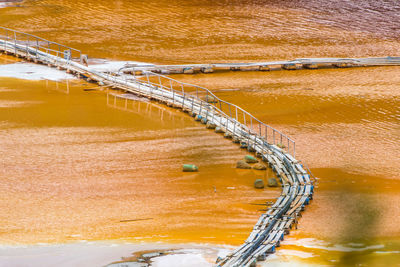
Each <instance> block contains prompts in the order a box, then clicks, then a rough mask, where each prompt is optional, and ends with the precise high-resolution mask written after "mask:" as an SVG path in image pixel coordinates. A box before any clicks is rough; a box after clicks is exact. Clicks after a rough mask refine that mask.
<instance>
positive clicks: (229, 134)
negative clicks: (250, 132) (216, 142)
mask: <svg viewBox="0 0 400 267" xmlns="http://www.w3.org/2000/svg"><path fill="white" fill-rule="evenodd" d="M224 137H225V138H232V134H231V133H230V132H225V134H224Z"/></svg>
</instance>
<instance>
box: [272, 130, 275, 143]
mask: <svg viewBox="0 0 400 267" xmlns="http://www.w3.org/2000/svg"><path fill="white" fill-rule="evenodd" d="M272 139H273V143H272V144H273V145H275V129H272Z"/></svg>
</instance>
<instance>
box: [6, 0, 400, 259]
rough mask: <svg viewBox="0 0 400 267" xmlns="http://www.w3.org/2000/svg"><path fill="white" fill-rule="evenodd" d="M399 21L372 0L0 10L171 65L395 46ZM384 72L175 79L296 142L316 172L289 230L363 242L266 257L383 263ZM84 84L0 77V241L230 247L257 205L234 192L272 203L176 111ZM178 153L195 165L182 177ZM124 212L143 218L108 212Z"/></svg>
mask: <svg viewBox="0 0 400 267" xmlns="http://www.w3.org/2000/svg"><path fill="white" fill-rule="evenodd" d="M399 23H400V20H399V19H398V5H397V2H396V1H372V0H371V1H362V2H351V1H339V0H337V1H329V2H325V3H324V4H321V3H320V1H300V0H298V1H286V2H282V1H185V2H182V1H146V2H141V3H137V2H136V1H113V3H110V1H80V0H79V1H64V0H61V1H55V0H40V1H25V2H24V4H22V5H21V6H20V7H8V8H4V9H0V24H1V25H4V26H7V27H10V28H14V29H18V30H21V31H25V32H29V33H33V34H37V35H39V36H41V37H45V38H48V39H51V40H54V41H57V42H60V43H64V44H67V45H71V46H73V47H76V48H79V49H81V50H82V51H83V52H84V53H87V54H89V56H91V57H96V58H107V59H114V60H136V61H143V62H151V63H174V64H178V63H197V62H202V63H206V62H232V61H257V60H259V61H268V60H279V59H293V58H301V57H323V56H332V57H335V56H342V57H353V56H354V57H356V56H359V57H364V56H388V55H391V56H395V55H398V46H399V41H398V29H400V25H399ZM12 62H13V59H11V58H10V57H4V56H2V57H0V63H1V64H6V63H12ZM398 70H399V68H398V67H380V68H356V69H332V70H302V71H293V72H291V71H277V72H266V73H259V72H232V73H216V74H211V75H195V76H183V75H177V76H175V77H176V78H177V79H178V80H183V81H188V82H192V83H194V84H198V85H202V86H205V87H208V88H210V89H212V90H215V92H216V93H217V94H218V95H219V96H221V97H222V98H223V99H226V100H228V101H231V102H233V103H235V104H238V105H240V106H242V107H243V108H245V109H247V110H249V111H250V112H251V113H253V114H254V115H255V116H256V117H258V118H260V119H261V120H262V121H264V122H266V123H268V124H271V125H272V126H274V127H276V128H278V129H280V130H282V131H283V132H285V133H288V134H289V135H290V136H291V137H293V139H295V140H296V151H297V157H298V158H299V159H301V160H303V161H304V162H306V163H307V164H308V165H309V167H310V168H311V169H312V171H313V172H314V174H315V175H316V176H318V177H319V178H320V181H319V185H318V189H317V191H316V194H315V200H314V201H313V202H312V204H311V205H310V206H309V207H308V208H307V210H306V212H305V213H304V215H303V218H302V219H301V220H300V223H299V225H298V227H299V230H298V231H292V232H291V235H290V238H294V239H295V240H300V241H301V240H304V239H306V240H308V239H307V238H314V239H312V242H311V243H318V242H319V241H321V242H324V246H325V247H334V246H335V245H336V246H348V244H349V243H362V247H364V248H368V247H371V249H366V250H362V251H353V250H337V251H332V250H330V249H321V248H315V247H313V248H310V247H307V246H303V245H299V244H298V243H297V244H296V245H293V244H290V243H289V244H287V245H285V246H283V247H282V249H281V250H282V251H283V252H282V253H280V252H279V250H278V253H277V257H278V258H277V259H274V258H272V259H271V262H270V263H268V262H267V263H266V264H278V263H277V262H276V260H277V261H279V262H281V263H282V262H283V263H286V264H287V263H288V262H289V261H293V260H297V261H298V262H303V263H305V264H311V263H317V264H325V265H336V264H337V265H344V264H349V265H351V264H353V263H359V264H367V265H371V266H376V265H378V264H384V263H387V264H392V265H393V264H395V263H396V262H395V261H394V259H396V258H397V256H398V254H396V253H394V252H395V251H399V250H400V249H399V241H398V240H399V238H400V232H399V230H398V218H397V216H396V215H397V214H398V213H399V210H398V207H399V206H400V205H399V204H400V199H399V197H398V193H399V192H400V177H399V174H398V170H399V167H400V162H399V159H400V157H399V156H398V152H397V150H398V142H399V138H400V109H399V106H400V105H399V104H400V103H399V102H400V100H399V99H400V98H399V90H398V84H399V82H400V81H399V78H398V77H399V76H398V75H397V74H398ZM94 87H96V86H95V85H93V84H86V83H83V82H80V81H76V80H71V81H70V82H69V86H68V88H67V85H66V84H65V83H55V82H50V81H22V80H17V79H11V78H0V129H1V130H0V135H1V138H0V140H2V144H1V147H2V156H1V162H2V168H1V169H0V179H1V181H2V183H0V189H1V191H2V192H4V194H2V196H1V197H0V199H1V200H0V207H1V210H2V211H3V212H1V213H0V217H1V218H0V221H1V222H2V224H1V226H0V230H1V231H0V241H1V243H3V244H5V245H13V244H14V245H21V244H31V243H38V242H48V243H60V242H61V243H65V242H70V241H76V240H83V239H85V240H108V239H112V240H115V239H117V240H120V239H124V240H128V241H129V242H139V241H149V242H154V241H164V242H167V243H168V242H169V243H182V242H183V243H185V242H187V243H189V242H195V243H213V244H230V245H238V244H240V243H241V242H242V241H243V240H244V239H245V238H246V237H247V235H248V233H249V232H250V230H251V228H252V227H253V225H254V223H255V222H256V220H257V218H258V216H259V215H260V214H261V212H260V211H257V210H258V209H259V208H260V206H255V205H249V204H248V203H254V202H257V203H261V202H263V201H271V200H273V198H274V197H276V196H277V195H278V194H279V189H276V190H271V189H268V190H264V191H256V190H254V189H253V188H252V182H253V181H254V179H255V178H256V177H255V176H257V174H256V173H254V172H253V171H238V170H236V169H234V168H233V166H234V163H235V162H236V160H238V159H240V157H241V156H242V155H244V154H245V153H244V152H243V151H241V150H239V148H237V146H235V145H233V144H232V143H231V142H229V141H228V140H224V139H223V138H222V137H221V136H218V135H216V134H214V133H212V132H211V131H207V130H205V129H204V127H202V126H201V125H199V124H197V123H195V122H193V121H192V120H191V119H190V117H188V116H187V115H185V114H181V113H179V112H177V111H175V110H172V109H169V108H166V107H163V106H158V105H156V104H150V103H148V102H138V101H128V103H127V104H126V103H125V100H119V101H116V102H115V103H116V105H115V106H114V99H113V96H110V95H109V97H108V103H107V93H106V92H99V91H83V89H85V88H86V89H88V88H94ZM226 89H229V91H227V90H226ZM230 89H234V90H230ZM125 105H126V106H125ZM186 162H193V163H196V164H197V165H199V167H200V172H199V173H197V174H182V173H181V171H180V168H181V164H182V163H186ZM269 175H270V174H269ZM214 187H215V188H216V193H215V192H214ZM130 219H146V220H142V221H134V222H126V223H121V222H120V221H121V220H130ZM318 240H319V241H318ZM300 241H299V242H300ZM382 245H383V248H382V247H381V246H382ZM378 246H379V247H378ZM285 250H286V252H285ZM287 250H294V251H296V252H295V253H290V251H289V252H288V251H287ZM123 253H125V252H121V254H123ZM307 253H308V254H307ZM299 255H300V256H299ZM311 255H312V256H311ZM121 256H123V255H121ZM302 256H304V257H302ZM305 256H310V257H309V258H307V257H305ZM116 260H118V259H116ZM274 260H275V261H274Z"/></svg>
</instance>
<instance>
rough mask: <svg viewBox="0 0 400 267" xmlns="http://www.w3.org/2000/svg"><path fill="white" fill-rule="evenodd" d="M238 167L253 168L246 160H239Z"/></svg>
mask: <svg viewBox="0 0 400 267" xmlns="http://www.w3.org/2000/svg"><path fill="white" fill-rule="evenodd" d="M236 168H238V169H251V166H250V165H249V164H247V162H246V161H244V160H239V161H238V162H237V163H236Z"/></svg>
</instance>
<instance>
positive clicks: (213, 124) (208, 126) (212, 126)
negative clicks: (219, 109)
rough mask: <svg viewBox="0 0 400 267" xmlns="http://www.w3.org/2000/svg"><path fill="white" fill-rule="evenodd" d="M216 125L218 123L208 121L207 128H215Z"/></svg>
mask: <svg viewBox="0 0 400 267" xmlns="http://www.w3.org/2000/svg"><path fill="white" fill-rule="evenodd" d="M215 127H217V125H215V123H212V122H209V121H208V122H207V124H206V128H207V129H215Z"/></svg>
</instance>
